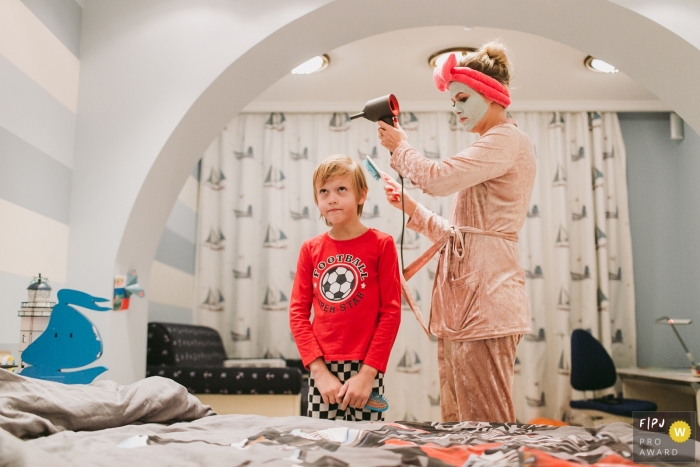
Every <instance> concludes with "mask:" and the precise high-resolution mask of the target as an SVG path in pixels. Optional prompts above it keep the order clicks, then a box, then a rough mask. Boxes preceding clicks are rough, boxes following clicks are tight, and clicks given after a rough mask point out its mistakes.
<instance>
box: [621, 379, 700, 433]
mask: <svg viewBox="0 0 700 467" xmlns="http://www.w3.org/2000/svg"><path fill="white" fill-rule="evenodd" d="M617 374H618V376H619V377H620V380H622V393H623V395H624V397H628V398H631V399H644V400H648V401H653V402H656V405H658V410H661V411H674V410H676V411H691V412H692V411H695V412H700V410H699V408H700V376H694V375H692V374H691V373H690V368H689V369H688V370H685V371H683V370H672V369H664V368H618V369H617ZM698 424H699V425H700V420H698Z"/></svg>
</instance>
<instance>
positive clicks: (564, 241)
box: [554, 225, 569, 248]
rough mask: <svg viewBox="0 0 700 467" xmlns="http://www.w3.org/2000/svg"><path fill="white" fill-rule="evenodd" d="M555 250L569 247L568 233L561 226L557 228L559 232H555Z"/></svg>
mask: <svg viewBox="0 0 700 467" xmlns="http://www.w3.org/2000/svg"><path fill="white" fill-rule="evenodd" d="M554 246H555V247H557V248H568V247H569V232H567V231H566V229H565V228H564V226H563V225H560V226H559V232H557V241H556V242H555V243H554Z"/></svg>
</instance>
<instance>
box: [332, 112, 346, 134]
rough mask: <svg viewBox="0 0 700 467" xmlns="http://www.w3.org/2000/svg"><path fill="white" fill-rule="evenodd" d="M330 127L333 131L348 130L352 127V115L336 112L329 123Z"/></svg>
mask: <svg viewBox="0 0 700 467" xmlns="http://www.w3.org/2000/svg"><path fill="white" fill-rule="evenodd" d="M328 128H329V129H330V130H332V131H347V130H349V129H350V115H348V114H347V113H340V112H336V113H334V114H333V117H331V121H330V122H329V123H328Z"/></svg>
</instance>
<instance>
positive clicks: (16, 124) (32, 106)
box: [0, 0, 82, 352]
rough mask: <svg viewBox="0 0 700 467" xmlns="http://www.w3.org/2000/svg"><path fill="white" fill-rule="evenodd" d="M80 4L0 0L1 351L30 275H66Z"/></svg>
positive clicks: (11, 342)
mask: <svg viewBox="0 0 700 467" xmlns="http://www.w3.org/2000/svg"><path fill="white" fill-rule="evenodd" d="M81 21H82V8H81V7H80V5H79V4H78V3H76V1H75V0H1V1H0V323H1V324H0V350H11V351H13V352H16V350H17V347H18V343H19V318H18V317H17V310H18V309H19V306H20V302H21V301H25V300H27V291H26V288H27V286H28V285H29V282H30V281H31V279H32V277H33V276H36V275H37V274H38V273H41V274H42V276H44V277H48V278H49V281H50V284H51V285H52V287H53V289H54V297H55V291H56V290H58V289H59V288H61V286H62V285H63V283H64V282H65V280H66V263H67V251H68V235H69V228H68V225H69V216H70V213H69V206H70V189H71V174H72V167H73V153H74V144H75V143H74V142H75V125H76V112H77V104H78V83H79V73H80V27H81Z"/></svg>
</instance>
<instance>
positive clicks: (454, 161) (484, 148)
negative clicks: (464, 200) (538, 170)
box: [385, 125, 520, 196]
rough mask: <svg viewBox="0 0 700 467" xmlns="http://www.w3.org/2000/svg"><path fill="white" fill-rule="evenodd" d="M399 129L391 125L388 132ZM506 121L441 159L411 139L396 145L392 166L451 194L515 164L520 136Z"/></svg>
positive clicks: (438, 192) (425, 186) (432, 190)
mask: <svg viewBox="0 0 700 467" xmlns="http://www.w3.org/2000/svg"><path fill="white" fill-rule="evenodd" d="M391 131H398V130H397V129H393V128H390V127H388V129H387V130H385V134H388V133H389V132H391ZM513 131H514V130H513V129H512V128H511V127H509V126H506V125H500V126H498V127H495V128H493V129H492V130H490V131H489V132H488V133H487V134H485V135H484V136H483V137H482V138H480V139H479V140H478V141H477V142H475V143H474V144H473V145H471V146H470V147H468V148H467V149H465V150H464V151H462V152H460V153H459V154H457V155H456V156H452V157H450V158H448V159H445V160H443V161H440V162H436V161H432V160H430V159H427V158H425V157H423V156H421V155H420V154H419V153H418V151H416V150H415V149H414V148H412V147H411V146H410V145H409V144H408V142H407V141H405V140H404V141H401V143H400V144H399V145H398V146H397V147H396V148H395V150H394V153H393V155H392V156H391V167H392V168H393V169H394V170H396V171H397V172H398V173H400V174H401V175H403V176H404V178H408V179H409V180H411V182H413V184H414V185H416V186H418V187H419V188H421V189H422V190H423V191H424V192H425V193H427V194H429V195H431V196H447V195H450V194H452V193H456V192H458V191H462V190H465V189H467V188H470V187H472V186H474V185H478V184H479V183H482V182H485V181H487V180H491V179H493V178H497V177H500V176H501V175H503V174H505V173H506V172H507V171H508V170H509V169H510V168H511V167H512V165H513V161H514V157H515V155H516V154H517V152H518V148H519V145H520V140H519V139H518V138H517V137H516V135H515V134H513Z"/></svg>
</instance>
